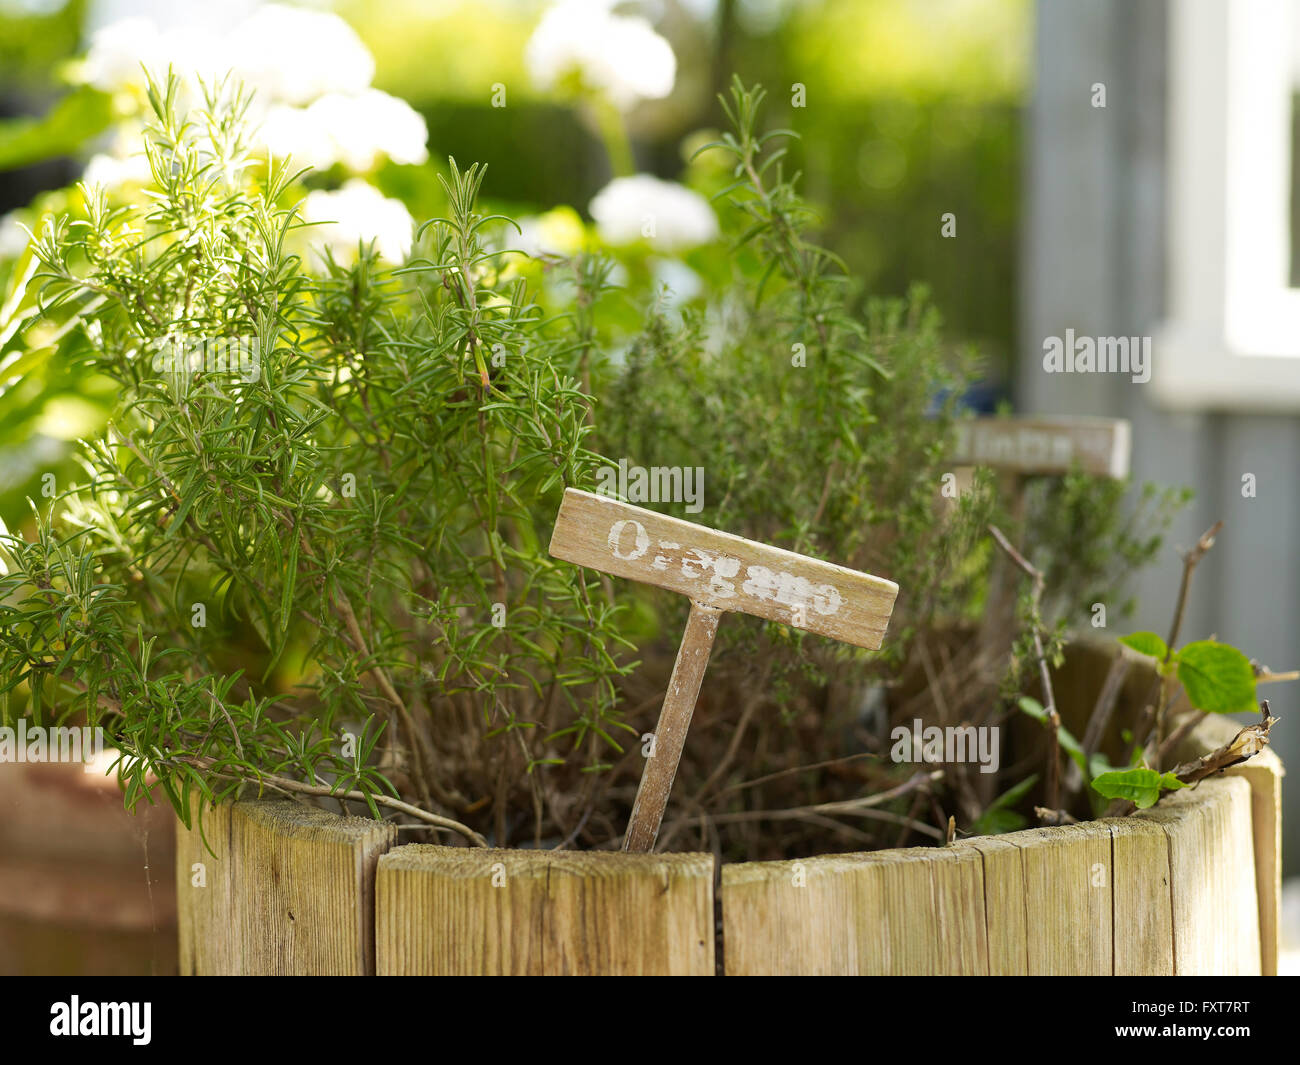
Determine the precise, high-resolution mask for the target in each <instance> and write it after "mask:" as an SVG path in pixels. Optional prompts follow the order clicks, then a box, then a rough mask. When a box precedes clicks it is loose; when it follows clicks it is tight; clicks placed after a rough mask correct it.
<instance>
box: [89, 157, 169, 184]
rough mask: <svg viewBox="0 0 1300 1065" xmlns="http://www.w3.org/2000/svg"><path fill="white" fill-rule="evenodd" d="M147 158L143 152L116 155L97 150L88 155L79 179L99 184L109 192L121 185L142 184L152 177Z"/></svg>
mask: <svg viewBox="0 0 1300 1065" xmlns="http://www.w3.org/2000/svg"><path fill="white" fill-rule="evenodd" d="M152 176H153V175H152V172H151V171H150V169H149V159H148V157H147V156H145V155H144V153H143V152H136V153H134V154H132V155H127V156H118V155H110V154H107V153H105V152H99V153H97V154H95V155H92V156H91V157H90V162H89V163H87V164H86V172H85V173H84V174H83V175H82V176H81V180H82V181H84V182H85V183H86V184H87V185H100V186H102V187H103V188H104V189H106V190H107V191H109V192H112V191H113V190H114V189H117V188H120V187H121V186H123V185H142V184H144V183H145V182H147V181H149V180H150V178H151V177H152Z"/></svg>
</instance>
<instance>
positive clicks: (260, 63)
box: [225, 4, 375, 104]
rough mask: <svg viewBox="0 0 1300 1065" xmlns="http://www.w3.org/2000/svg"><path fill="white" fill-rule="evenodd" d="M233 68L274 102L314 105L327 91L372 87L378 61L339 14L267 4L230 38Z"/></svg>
mask: <svg viewBox="0 0 1300 1065" xmlns="http://www.w3.org/2000/svg"><path fill="white" fill-rule="evenodd" d="M225 51H226V57H225V58H226V60H227V63H228V65H229V67H230V69H231V70H233V71H234V72H235V73H236V74H238V75H239V77H240V78H242V79H243V81H244V82H245V84H247V85H248V86H249V87H250V88H254V89H256V90H258V94H259V95H260V96H262V97H263V98H264V99H266V100H267V101H268V102H269V101H277V102H283V103H288V104H305V103H310V102H311V101H312V100H315V99H316V98H317V97H319V96H324V95H325V94H326V93H349V94H357V93H361V92H364V91H365V90H366V89H367V88H369V86H370V81H371V79H372V78H373V77H374V76H375V60H374V57H373V56H371V54H370V50H369V49H368V48H367V47H366V46H365V45H364V44H363V43H362V41H361V38H360V37H358V36H357V33H356V31H355V30H354V29H353V28H352V27H351V26H349V25H348V24H347V23H346V22H344V21H343V19H341V18H340V17H339V16H338V15H335V14H332V13H331V12H328V11H309V10H306V9H305V8H301V7H286V6H284V5H282V4H267V5H265V6H264V7H259V8H258V9H257V10H256V11H254V12H253V14H252V15H250V16H249V17H248V18H247V19H246V20H245V21H243V22H241V23H240V24H239V25H238V26H236V27H235V29H234V30H233V31H232V32H231V34H230V36H229V38H228V39H227V41H226V42H225Z"/></svg>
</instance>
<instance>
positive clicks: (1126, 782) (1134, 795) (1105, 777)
mask: <svg viewBox="0 0 1300 1065" xmlns="http://www.w3.org/2000/svg"><path fill="white" fill-rule="evenodd" d="M1185 787H1187V785H1186V784H1184V783H1183V782H1182V781H1181V780H1179V779H1178V778H1177V777H1176V776H1174V775H1173V773H1157V772H1156V771H1155V770H1154V769H1117V770H1115V771H1114V772H1112V773H1102V775H1101V776H1099V777H1097V778H1096V779H1095V780H1094V781H1093V782H1092V788H1093V791H1095V792H1097V794H1098V795H1101V796H1104V797H1105V798H1107V799H1128V800H1130V801H1131V802H1132V803H1133V804H1134V805H1135V806H1136V807H1137V808H1138V809H1139V810H1145V809H1146V808H1147V807H1148V806H1153V805H1154V804H1155V801H1156V800H1157V799H1158V798H1160V793H1161V792H1162V791H1177V790H1178V789H1179V788H1185Z"/></svg>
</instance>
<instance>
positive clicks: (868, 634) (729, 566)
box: [550, 488, 898, 650]
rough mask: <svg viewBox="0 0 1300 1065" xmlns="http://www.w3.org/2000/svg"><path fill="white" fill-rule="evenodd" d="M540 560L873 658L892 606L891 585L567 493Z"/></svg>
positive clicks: (584, 494)
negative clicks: (653, 589) (675, 595)
mask: <svg viewBox="0 0 1300 1065" xmlns="http://www.w3.org/2000/svg"><path fill="white" fill-rule="evenodd" d="M550 552H551V554H552V555H554V556H555V557H556V558H562V559H564V560H565V561H566V562H573V563H576V564H577V565H580V566H588V567H590V568H592V569H596V570H600V571H602V572H604V573H612V574H614V575H615V576H618V577H628V578H630V579H632V580H636V581H643V582H645V583H647V584H655V585H658V586H659V587H661V588H667V589H670V590H671V591H675V592H680V593H681V594H682V595H688V596H690V598H691V600H692V602H696V603H700V604H702V605H704V606H710V607H713V608H714V609H716V610H733V611H738V612H740V613H745V614H754V615H757V616H758V617H761V618H768V619H769V620H772V621H780V622H783V623H785V624H787V625H794V626H797V627H798V628H802V629H807V630H808V631H809V632H815V633H818V634H820V635H822V636H830V637H833V638H835V639H837V640H843V641H844V642H845V643H851V644H855V645H857V646H859V647H868V648H871V649H873V650H874V649H876V648H878V647H879V646H880V644H881V642H882V640H883V639H884V635H885V628H886V626H888V624H889V615H890V613H891V612H892V611H893V609H894V600H895V599H896V598H897V596H898V585H897V584H895V583H894V582H893V581H888V580H885V579H883V578H881V577H873V576H871V575H870V574H866V573H859V572H857V571H856V570H851V569H846V568H845V567H843V566H836V565H834V564H832V563H830V562H822V561H820V560H819V559H814V558H808V557H806V556H804V555H797V554H795V553H794V552H793V551H785V550H783V549H782V548H779V547H770V546H768V545H767V544H760V543H756V542H754V541H753V540H746V539H744V538H743V537H740V536H733V535H731V534H730V533H725V532H719V531H718V530H716V529H710V528H708V527H706V526H704V525H695V524H693V523H692V522H689V521H681V520H679V519H677V518H672V517H668V516H667V515H664V514H657V513H655V512H654V511H652V510H646V509H644V508H643V507H634V506H632V505H631V504H629V503H623V502H620V501H619V500H616V499H611V498H609V497H607V496H601V495H596V494H594V493H592V492H582V491H579V490H578V489H576V488H570V489H568V490H566V491H565V493H564V502H563V503H562V504H561V506H560V512H559V514H558V515H557V516H556V519H555V531H554V533H553V534H552V535H551V546H550Z"/></svg>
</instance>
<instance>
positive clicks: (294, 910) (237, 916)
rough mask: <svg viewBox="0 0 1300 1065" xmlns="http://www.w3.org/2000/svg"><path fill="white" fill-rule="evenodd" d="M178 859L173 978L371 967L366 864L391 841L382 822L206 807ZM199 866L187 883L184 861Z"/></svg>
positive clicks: (300, 808)
mask: <svg viewBox="0 0 1300 1065" xmlns="http://www.w3.org/2000/svg"><path fill="white" fill-rule="evenodd" d="M204 817H205V822H204V824H205V831H206V832H207V833H208V839H209V842H210V843H211V844H212V847H213V850H214V851H215V852H216V853H215V855H213V854H209V853H207V852H206V851H204V850H203V848H202V845H201V844H200V843H199V842H198V838H197V837H198V832H197V829H196V830H194V831H191V832H188V833H187V832H184V831H182V832H181V833H180V834H179V835H180V837H181V841H180V846H179V848H178V851H179V854H178V860H177V888H178V891H179V892H180V896H179V913H180V928H181V961H182V972H185V973H189V974H194V975H222V974H236V973H238V974H245V975H258V976H262V975H304V974H312V975H328V976H335V975H338V976H348V975H363V974H365V973H369V972H373V971H374V942H373V929H374V897H373V885H374V867H375V863H376V861H377V860H378V857H379V855H380V854H381V853H382V852H383V851H385V850H386V849H387V848H388V847H390V846H392V845H393V843H394V842H395V841H396V830H395V829H394V828H393V827H392V826H391V825H388V824H386V823H384V822H382V821H373V820H369V819H366V818H360V817H347V818H344V817H339V816H337V815H335V814H331V813H328V812H327V811H325V810H320V809H317V808H315V807H309V806H304V805H301V804H299V803H295V802H291V801H268V802H240V803H235V804H233V805H231V806H226V807H219V808H218V809H217V810H215V811H208V812H207V813H205V815H204ZM196 861H200V862H204V863H205V865H206V867H207V883H208V886H207V887H206V888H198V887H192V886H191V882H190V877H189V876H188V875H187V871H188V870H189V868H190V865H191V864H192V863H193V862H196Z"/></svg>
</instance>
